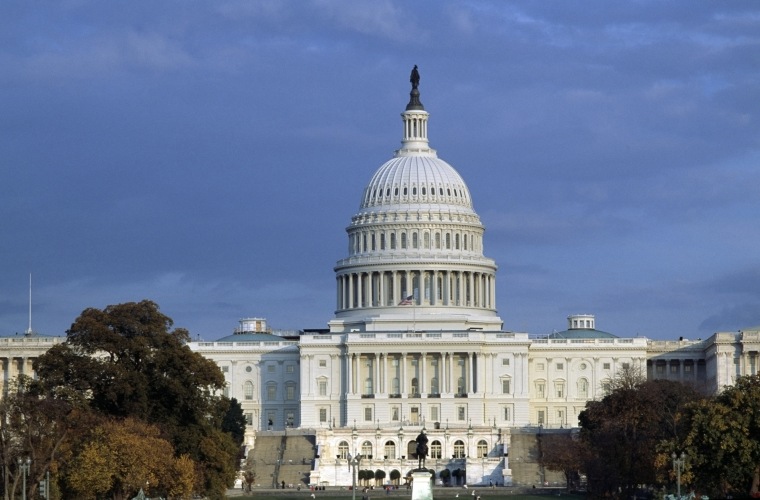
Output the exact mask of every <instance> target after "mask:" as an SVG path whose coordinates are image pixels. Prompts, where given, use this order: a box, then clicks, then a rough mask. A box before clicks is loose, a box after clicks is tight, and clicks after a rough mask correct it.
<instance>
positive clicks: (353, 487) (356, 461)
mask: <svg viewBox="0 0 760 500" xmlns="http://www.w3.org/2000/svg"><path fill="white" fill-rule="evenodd" d="M361 459H362V456H361V455H356V456H353V457H352V456H351V454H350V453H349V454H348V465H349V467H350V468H351V492H352V494H353V500H356V466H357V465H359V461H360V460H361Z"/></svg>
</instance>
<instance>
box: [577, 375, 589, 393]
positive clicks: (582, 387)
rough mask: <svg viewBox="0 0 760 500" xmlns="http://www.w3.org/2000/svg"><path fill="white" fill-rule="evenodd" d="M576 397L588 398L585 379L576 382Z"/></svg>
mask: <svg viewBox="0 0 760 500" xmlns="http://www.w3.org/2000/svg"><path fill="white" fill-rule="evenodd" d="M578 397H579V398H587V397H588V380H586V379H585V378H582V379H580V380H578Z"/></svg>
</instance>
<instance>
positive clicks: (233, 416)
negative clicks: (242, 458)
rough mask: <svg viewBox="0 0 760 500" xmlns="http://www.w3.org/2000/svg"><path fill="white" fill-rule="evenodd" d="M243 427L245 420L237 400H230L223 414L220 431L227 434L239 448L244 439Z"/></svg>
mask: <svg viewBox="0 0 760 500" xmlns="http://www.w3.org/2000/svg"><path fill="white" fill-rule="evenodd" d="M245 426H246V420H245V414H244V413H243V407H242V406H241V405H240V402H238V400H237V399H235V398H232V399H230V404H229V408H228V409H227V412H226V413H225V414H224V420H222V431H224V432H226V433H228V434H229V435H230V436H231V437H232V440H233V441H234V442H235V444H236V445H238V446H240V445H242V444H243V439H244V438H245Z"/></svg>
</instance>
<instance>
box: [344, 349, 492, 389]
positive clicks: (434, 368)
mask: <svg viewBox="0 0 760 500" xmlns="http://www.w3.org/2000/svg"><path fill="white" fill-rule="evenodd" d="M488 357H492V359H495V357H496V355H495V354H490V353H489V354H482V353H473V352H465V353H434V354H428V353H424V352H423V353H419V354H409V353H369V354H367V353H349V354H348V355H347V375H348V376H347V382H348V391H347V392H348V394H355V395H358V394H375V393H377V394H400V395H402V394H420V395H422V394H441V393H443V394H468V393H477V392H482V391H484V390H486V385H485V380H486V379H487V378H488V377H487V374H486V373H485V372H486V370H487V369H488V368H487V365H488V364H489V363H488V362H487V358H488ZM393 361H397V364H396V363H393ZM491 364H492V363H491ZM491 370H493V367H492V368H491ZM394 379H398V387H394ZM415 380H416V385H415Z"/></svg>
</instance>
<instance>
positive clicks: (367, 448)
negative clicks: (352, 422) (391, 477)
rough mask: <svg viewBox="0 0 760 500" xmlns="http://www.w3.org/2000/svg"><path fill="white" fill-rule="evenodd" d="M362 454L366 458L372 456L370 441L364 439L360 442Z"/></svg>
mask: <svg viewBox="0 0 760 500" xmlns="http://www.w3.org/2000/svg"><path fill="white" fill-rule="evenodd" d="M362 456H363V457H367V458H371V457H372V443H370V442H369V441H364V442H363V443H362Z"/></svg>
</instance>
